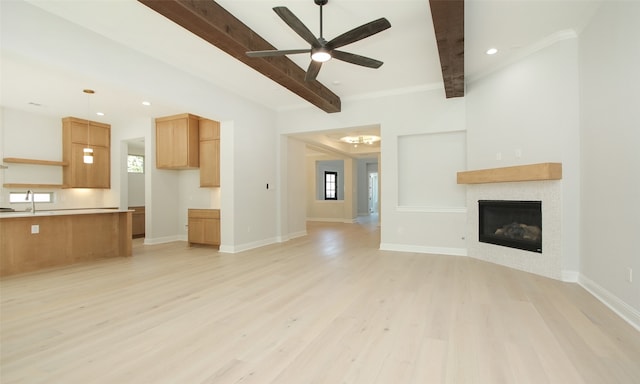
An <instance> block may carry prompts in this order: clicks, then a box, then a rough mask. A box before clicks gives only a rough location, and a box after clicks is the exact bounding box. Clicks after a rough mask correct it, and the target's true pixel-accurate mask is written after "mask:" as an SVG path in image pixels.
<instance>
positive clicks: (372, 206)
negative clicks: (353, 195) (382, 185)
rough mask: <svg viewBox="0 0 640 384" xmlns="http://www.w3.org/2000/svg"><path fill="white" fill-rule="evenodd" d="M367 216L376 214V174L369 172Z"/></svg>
mask: <svg viewBox="0 0 640 384" xmlns="http://www.w3.org/2000/svg"><path fill="white" fill-rule="evenodd" d="M368 183H369V214H370V215H375V214H377V213H378V172H369V177H368Z"/></svg>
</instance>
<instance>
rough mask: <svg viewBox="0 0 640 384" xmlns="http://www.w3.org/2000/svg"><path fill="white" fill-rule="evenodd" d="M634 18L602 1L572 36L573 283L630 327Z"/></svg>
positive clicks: (636, 6)
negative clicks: (577, 254)
mask: <svg viewBox="0 0 640 384" xmlns="http://www.w3.org/2000/svg"><path fill="white" fill-rule="evenodd" d="M639 20H640V3H637V2H635V3H634V2H609V3H605V4H604V5H603V6H602V7H601V8H600V10H599V11H598V13H597V14H596V16H595V17H594V19H593V20H592V22H591V23H590V24H589V26H588V27H587V28H586V29H585V30H584V31H583V33H582V34H581V37H580V86H581V87H580V101H581V104H580V110H581V115H580V118H581V130H580V145H581V165H582V166H581V170H582V186H581V191H582V198H581V205H580V208H581V220H580V222H581V233H580V239H581V242H580V243H581V247H580V248H581V271H580V272H581V282H582V283H583V284H584V285H585V286H586V287H587V288H588V289H590V290H591V291H592V292H594V293H595V294H596V295H598V296H599V297H601V298H603V299H604V300H605V301H606V302H607V303H608V304H609V305H611V306H612V307H614V308H615V309H616V310H617V311H618V312H619V313H621V314H622V315H623V316H625V317H626V318H627V319H629V320H630V321H633V322H634V323H635V324H636V327H637V328H638V329H640V251H639V250H638V249H639V248H638V229H640V200H639V198H638V197H639V196H640V151H639V150H638V148H639V147H640V96H639V94H638V90H639V89H640V71H639V70H638V68H640V44H639V42H638V37H639V36H640V23H639ZM629 268H632V269H633V272H634V276H633V282H629V281H628V277H629V271H628V269H629Z"/></svg>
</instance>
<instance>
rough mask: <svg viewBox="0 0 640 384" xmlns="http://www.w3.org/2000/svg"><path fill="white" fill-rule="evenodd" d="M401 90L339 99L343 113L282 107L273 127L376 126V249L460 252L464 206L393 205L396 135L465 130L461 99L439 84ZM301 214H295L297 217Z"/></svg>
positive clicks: (298, 129) (454, 158)
mask: <svg viewBox="0 0 640 384" xmlns="http://www.w3.org/2000/svg"><path fill="white" fill-rule="evenodd" d="M406 91H407V92H405V93H403V94H388V95H383V96H381V97H378V98H375V99H369V98H363V99H357V100H343V104H342V110H343V111H342V112H340V113H336V114H327V113H324V112H322V111H319V110H317V109H315V108H304V109H296V110H289V111H281V112H280V113H279V114H278V119H277V125H278V129H279V130H280V133H281V134H289V133H297V132H309V131H324V130H330V129H340V128H346V127H353V126H369V125H379V126H380V132H381V138H382V142H381V143H382V148H381V158H380V184H381V188H380V198H381V212H380V217H381V248H384V249H395V250H401V251H411V252H436V253H447V254H464V253H465V252H466V251H465V247H466V243H465V241H464V239H463V238H464V236H465V231H466V229H465V223H466V211H465V208H464V207H428V208H424V207H420V208H410V209H403V208H401V207H399V206H398V187H397V186H398V177H397V170H398V152H397V148H398V145H397V139H398V137H399V136H403V135H411V134H424V133H436V132H452V131H464V129H465V100H464V99H461V98H458V99H446V98H445V96H444V91H443V90H442V89H440V88H439V87H437V89H434V88H421V89H414V90H406ZM441 161H442V162H443V163H448V162H450V161H455V162H457V161H459V158H458V156H457V155H452V158H447V157H446V156H444V157H443V158H442V159H441ZM308 169H309V168H308ZM453 180H455V177H454V178H453ZM449 187H450V186H444V188H449ZM434 188H438V187H437V186H435V187H434ZM352 203H353V202H352ZM353 211H354V215H355V214H356V213H357V207H355V206H354V207H353ZM290 214H292V213H290ZM304 214H305V212H298V215H304Z"/></svg>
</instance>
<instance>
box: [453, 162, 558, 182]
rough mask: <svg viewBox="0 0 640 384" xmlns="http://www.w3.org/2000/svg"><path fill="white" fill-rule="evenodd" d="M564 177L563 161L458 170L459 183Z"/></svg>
mask: <svg viewBox="0 0 640 384" xmlns="http://www.w3.org/2000/svg"><path fill="white" fill-rule="evenodd" d="M560 179H562V163H540V164H528V165H517V166H513V167H502V168H490V169H479V170H476V171H464V172H458V184H485V183H505V182H513V181H540V180H560Z"/></svg>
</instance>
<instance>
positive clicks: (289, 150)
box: [278, 136, 309, 241]
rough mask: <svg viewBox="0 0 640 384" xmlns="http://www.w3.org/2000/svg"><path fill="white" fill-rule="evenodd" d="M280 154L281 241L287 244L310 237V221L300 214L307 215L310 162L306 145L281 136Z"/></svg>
mask: <svg viewBox="0 0 640 384" xmlns="http://www.w3.org/2000/svg"><path fill="white" fill-rule="evenodd" d="M280 143H281V149H282V150H281V153H282V155H283V156H282V157H281V158H280V169H281V172H280V175H279V182H278V185H281V186H282V187H281V188H280V191H279V192H280V199H281V200H280V222H279V225H278V228H279V239H280V241H285V240H288V239H291V238H294V237H299V236H304V235H306V234H307V221H306V217H305V216H301V215H298V214H297V212H304V211H306V204H307V181H308V179H309V176H308V175H307V162H306V144H305V143H303V142H301V141H299V140H294V139H291V138H288V137H287V136H280Z"/></svg>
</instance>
